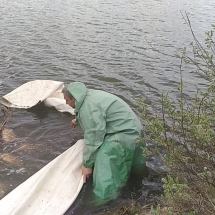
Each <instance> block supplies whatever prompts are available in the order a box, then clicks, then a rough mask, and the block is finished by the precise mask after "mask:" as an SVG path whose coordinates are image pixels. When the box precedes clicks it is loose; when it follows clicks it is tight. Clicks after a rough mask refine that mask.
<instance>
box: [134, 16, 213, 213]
mask: <svg viewBox="0 0 215 215" xmlns="http://www.w3.org/2000/svg"><path fill="white" fill-rule="evenodd" d="M184 18H185V20H186V22H187V25H188V26H189V28H190V30H191V32H192V35H193V39H194V41H193V42H192V43H191V44H190V46H189V47H188V48H184V49H183V51H182V53H181V54H177V55H176V56H175V57H177V58H178V59H179V60H180V62H181V63H180V74H181V79H180V83H179V87H178V92H179V95H180V96H179V98H177V100H173V99H171V98H170V96H169V95H168V93H167V94H165V95H162V98H161V101H160V102H161V105H160V107H157V109H158V110H157V113H153V114H151V113H150V112H149V106H148V105H147V104H146V102H145V100H144V99H141V100H139V101H138V104H139V107H140V109H139V110H140V111H141V118H142V119H143V121H144V127H145V133H146V137H145V139H146V141H153V142H156V143H157V146H156V148H154V149H146V150H145V153H146V154H147V155H149V154H156V155H157V156H159V157H160V159H162V161H163V162H164V164H165V165H167V166H168V167H169V168H170V172H169V173H168V176H167V177H166V178H165V179H163V183H164V195H163V197H162V204H161V205H159V206H158V207H157V208H155V209H153V208H152V209H151V213H152V214H190V215H191V214H193V215H194V214H215V65H214V54H215V43H214V39H213V33H214V30H215V25H212V30H211V31H208V32H206V40H205V44H204V45H201V43H200V42H199V41H198V40H197V38H196V36H195V34H194V32H193V30H192V27H191V24H190V20H189V18H188V16H187V15H186V17H184ZM187 64H190V65H192V66H195V67H196V69H197V71H198V72H199V73H201V74H202V77H204V78H205V79H206V80H207V81H208V85H207V86H205V88H204V89H201V90H200V89H198V88H196V94H195V96H194V97H193V98H192V99H191V100H189V101H187V100H186V98H185V96H184V85H183V72H182V68H183V66H185V65H187ZM186 68H188V67H186ZM149 150H150V151H149Z"/></svg>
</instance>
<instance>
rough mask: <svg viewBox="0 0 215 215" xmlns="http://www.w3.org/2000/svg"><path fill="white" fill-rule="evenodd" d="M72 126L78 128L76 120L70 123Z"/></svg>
mask: <svg viewBox="0 0 215 215" xmlns="http://www.w3.org/2000/svg"><path fill="white" fill-rule="evenodd" d="M70 126H71V127H72V128H74V127H75V126H76V119H73V120H72V121H71V123H70Z"/></svg>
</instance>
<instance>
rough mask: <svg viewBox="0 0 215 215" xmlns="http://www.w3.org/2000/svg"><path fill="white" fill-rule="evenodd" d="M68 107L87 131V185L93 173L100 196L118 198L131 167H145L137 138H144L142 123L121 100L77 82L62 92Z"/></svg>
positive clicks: (84, 174) (73, 122)
mask: <svg viewBox="0 0 215 215" xmlns="http://www.w3.org/2000/svg"><path fill="white" fill-rule="evenodd" d="M62 92H63V94H64V99H65V100H66V104H68V105H70V106H71V107H73V108H75V114H76V119H73V120H72V122H71V127H74V126H75V125H76V124H77V125H80V127H81V128H82V130H83V131H84V143H85V146H86V147H85V150H84V153H83V167H82V174H83V179H84V182H86V180H87V178H89V176H90V175H91V174H93V184H94V190H93V191H94V193H95V194H96V196H98V197H100V198H102V199H105V198H114V197H116V195H117V191H118V190H119V188H121V187H122V186H123V185H124V184H125V183H126V181H127V179H128V178H129V175H130V171H131V167H132V165H135V164H145V158H144V157H143V155H142V147H140V145H139V143H138V141H137V139H138V138H139V137H143V131H142V124H141V122H140V120H139V119H138V117H137V116H136V115H135V113H134V112H133V111H132V109H131V108H130V107H129V106H128V104H127V103H126V102H124V101H123V100H122V99H120V98H119V97H117V96H115V95H113V94H110V93H107V92H104V91H101V90H93V89H87V88H86V86H85V85H84V84H83V83H80V82H73V83H70V84H69V85H68V87H65V88H64V89H63V90H62Z"/></svg>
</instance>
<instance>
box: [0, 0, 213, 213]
mask: <svg viewBox="0 0 215 215" xmlns="http://www.w3.org/2000/svg"><path fill="white" fill-rule="evenodd" d="M181 11H187V13H188V14H189V17H190V20H191V23H192V26H193V30H194V31H195V33H196V34H197V37H198V38H199V40H200V41H204V32H205V31H206V30H210V24H212V22H214V1H212V0H208V1H207V4H205V1H204V0H199V1H198V2H196V1H195V0H190V1H185V0H182V1H177V0H171V1H169V0H164V1H157V0H149V1H141V0H119V1H113V0H101V1H96V0H91V1H87V0H65V1H62V0H55V1H52V0H46V1H45V0H38V1H34V0H10V1H7V0H1V1H0V41H1V42H0V52H1V57H0V71H1V74H0V94H1V96H2V95H5V94H6V93H9V92H10V91H12V90H13V89H15V88H16V87H18V86H20V85H21V84H24V83H25V82H27V81H32V80H35V79H45V80H48V79H51V80H57V81H62V82H65V84H68V83H69V82H71V81H81V82H84V83H85V84H86V85H87V86H88V87H89V88H94V89H101V90H105V91H108V92H110V93H114V94H116V95H118V96H120V97H121V98H123V99H124V100H125V101H126V102H128V104H129V105H130V106H131V107H132V108H134V109H135V108H136V103H135V99H136V98H138V97H146V99H147V102H148V103H149V105H151V104H152V103H153V102H155V103H156V102H158V101H159V96H160V94H161V92H167V91H169V92H170V96H172V97H173V98H176V97H177V93H176V87H177V85H178V80H179V64H180V62H178V61H177V60H176V59H174V58H172V57H170V56H167V55H165V56H164V55H162V54H160V53H158V52H155V51H153V49H152V48H151V46H150V45H149V44H148V43H147V42H146V39H147V40H148V41H149V42H150V44H151V45H152V46H153V47H155V48H156V49H158V50H159V51H160V52H164V53H167V54H169V55H174V54H175V53H176V52H179V51H180V49H181V48H183V47H184V46H187V45H188V43H189V41H191V34H190V31H189V29H188V28H187V27H186V25H185V23H184V20H183V18H182V15H181ZM185 69H186V68H185ZM183 75H184V78H185V83H184V86H185V87H186V89H185V96H186V97H187V98H190V97H191V96H192V94H193V92H194V89H195V88H194V87H193V86H194V85H197V86H200V87H204V86H205V81H204V80H203V79H202V77H201V75H200V74H198V73H197V72H196V71H195V70H194V69H193V68H190V69H189V70H186V72H184V74H183ZM151 111H153V105H151ZM72 118H73V116H71V115H70V114H65V113H59V112H57V111H56V110H54V109H51V108H47V107H44V106H43V105H42V104H41V105H40V106H37V107H35V108H32V109H30V110H20V109H16V110H13V113H12V117H11V118H10V121H9V122H8V123H7V127H5V128H7V129H8V131H12V132H13V133H11V136H10V137H9V136H8V138H9V139H8V142H7V143H5V141H3V140H2V139H1V140H0V141H1V143H2V144H1V145H0V150H1V153H2V154H4V156H3V157H1V160H0V162H1V163H0V197H2V196H4V195H5V194H7V193H8V192H9V191H11V190H12V189H14V188H15V187H16V186H17V185H19V184H20V183H22V182H23V181H24V180H26V179H27V178H28V177H29V176H31V175H32V174H33V173H35V172H36V171H38V170H39V169H41V168H42V167H43V166H44V165H46V164H47V163H48V162H49V161H51V160H52V159H53V158H55V157H56V156H57V155H59V154H61V153H62V152H63V151H65V150H66V149H67V148H68V147H70V146H71V144H74V143H75V142H76V141H77V140H78V139H81V138H83V133H82V131H81V130H80V129H77V128H76V129H71V128H70V121H71V119H72ZM0 120H3V113H0ZM12 134H14V136H12ZM11 137H13V139H10V138H11ZM14 138H15V139H14ZM3 142H4V143H3ZM18 148H20V150H17V149H18ZM15 150H17V151H15ZM12 151H13V152H12ZM11 152H12V153H11ZM5 153H9V155H8V156H7V155H6V154H5ZM9 158H10V159H9ZM15 159H18V160H19V161H18V160H16V161H15ZM9 160H10V161H11V163H10V164H9V163H8V161H9ZM12 161H14V162H12ZM18 164H19V165H18ZM150 165H151V166H150ZM159 165H160V163H159V162H158V161H156V158H155V159H154V160H153V161H152V162H151V163H149V166H148V170H150V169H153V166H154V167H156V168H157V169H160V168H161V169H162V168H163V167H162V165H161V166H159ZM156 168H154V169H156ZM150 174H151V171H149V172H146V175H144V176H142V177H141V178H140V179H143V178H144V179H145V180H144V182H143V183H141V180H140V182H139V183H136V182H135V183H134V180H135V178H133V179H132V181H130V182H128V185H127V186H126V188H125V189H127V188H129V189H128V191H127V193H126V192H124V191H122V196H123V195H124V196H126V197H125V198H127V199H132V197H131V195H130V193H131V192H134V190H133V189H134V186H135V184H138V186H139V187H138V188H135V192H136V191H139V190H141V193H145V194H146V191H145V190H144V189H146V187H147V186H148V187H156V186H157V185H158V184H150V185H148V184H146V182H147V181H149V182H152V183H153V182H156V183H159V180H157V179H156V180H155V181H153V180H152V179H153V178H154V177H151V176H150ZM144 183H145V185H144ZM88 186H89V187H88ZM91 186H92V184H90V183H89V184H88V185H87V186H86V188H84V189H83V190H82V192H81V194H80V196H79V197H78V199H77V202H76V204H75V207H76V209H74V211H73V209H71V211H72V212H74V213H72V214H76V212H75V210H76V211H79V212H80V210H83V211H84V210H85V211H86V208H85V204H84V202H85V200H86V199H87V197H88V194H89V192H90V190H91ZM158 187H159V186H158ZM147 189H148V188H147ZM123 192H124V194H123ZM156 192H158V193H159V191H156ZM145 194H144V195H145ZM122 196H120V197H119V198H121V199H122V198H124V197H122ZM82 197H83V198H82ZM82 199H83V200H82ZM86 201H87V200H86ZM80 208H81V209H80ZM94 209H95V208H94ZM77 214H78V213H77Z"/></svg>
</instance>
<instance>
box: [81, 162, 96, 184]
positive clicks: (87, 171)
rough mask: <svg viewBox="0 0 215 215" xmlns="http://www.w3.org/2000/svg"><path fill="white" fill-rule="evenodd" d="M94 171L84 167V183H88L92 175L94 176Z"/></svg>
mask: <svg viewBox="0 0 215 215" xmlns="http://www.w3.org/2000/svg"><path fill="white" fill-rule="evenodd" d="M92 172H93V170H92V169H91V168H86V167H84V166H83V167H82V175H83V180H84V183H86V181H87V178H89V177H90V175H91V174H92Z"/></svg>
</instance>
